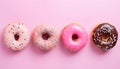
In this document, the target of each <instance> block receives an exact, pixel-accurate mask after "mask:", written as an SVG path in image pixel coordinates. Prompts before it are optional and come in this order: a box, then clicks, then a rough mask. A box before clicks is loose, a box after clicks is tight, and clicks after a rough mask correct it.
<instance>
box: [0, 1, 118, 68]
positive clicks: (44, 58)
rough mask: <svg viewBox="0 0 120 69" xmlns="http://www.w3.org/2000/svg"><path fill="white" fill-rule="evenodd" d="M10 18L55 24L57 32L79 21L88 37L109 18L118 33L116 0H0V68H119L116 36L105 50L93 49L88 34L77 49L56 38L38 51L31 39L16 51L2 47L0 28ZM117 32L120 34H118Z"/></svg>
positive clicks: (26, 23) (33, 23) (30, 29)
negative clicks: (67, 47)
mask: <svg viewBox="0 0 120 69" xmlns="http://www.w3.org/2000/svg"><path fill="white" fill-rule="evenodd" d="M10 22H23V23H24V24H25V25H26V26H27V27H28V28H29V31H30V33H31V34H32V30H33V29H34V28H35V27H36V25H39V24H41V23H47V24H51V25H53V26H55V29H57V30H58V33H60V32H61V30H62V29H63V27H64V26H65V25H67V24H69V23H71V22H77V23H80V24H81V25H82V26H83V27H84V28H85V29H86V31H87V33H88V35H89V37H90V34H91V31H92V30H93V28H94V27H95V26H96V25H97V24H98V23H101V22H110V23H111V24H112V25H114V26H115V27H116V28H117V30H118V33H120V24H119V23H120V0H1V1H0V69H56V68H57V69H120V54H119V52H120V40H119V39H118V42H117V44H116V46H115V47H114V48H113V49H112V50H110V51H108V52H106V53H103V52H100V51H99V50H97V49H96V48H95V47H94V46H93V44H92V43H91V40H90V38H89V40H88V43H87V45H86V46H85V47H84V48H83V49H82V50H80V51H79V52H77V53H69V52H68V51H66V50H65V49H64V48H63V45H62V44H61V41H59V43H58V45H57V47H56V48H54V49H53V50H51V51H49V52H42V51H41V50H39V49H37V48H35V47H34V45H33V43H32V40H31V41H30V43H29V45H28V46H27V47H26V48H25V49H24V50H23V51H20V52H13V51H11V50H9V49H8V48H6V47H5V46H4V44H3V41H2V31H3V29H4V27H5V26H6V25H7V24H8V23H10ZM119 36H120V35H119Z"/></svg>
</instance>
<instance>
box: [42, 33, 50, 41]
mask: <svg viewBox="0 0 120 69" xmlns="http://www.w3.org/2000/svg"><path fill="white" fill-rule="evenodd" d="M42 38H43V39H44V40H48V39H49V38H50V34H49V33H43V34H42Z"/></svg>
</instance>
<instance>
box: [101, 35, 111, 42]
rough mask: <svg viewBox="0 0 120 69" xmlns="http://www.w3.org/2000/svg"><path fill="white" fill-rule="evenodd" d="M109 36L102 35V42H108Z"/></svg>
mask: <svg viewBox="0 0 120 69" xmlns="http://www.w3.org/2000/svg"><path fill="white" fill-rule="evenodd" d="M109 36H110V35H109V34H103V35H102V40H103V41H105V42H108V40H109V38H110V37H109Z"/></svg>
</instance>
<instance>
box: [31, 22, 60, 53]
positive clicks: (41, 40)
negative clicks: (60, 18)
mask: <svg viewBox="0 0 120 69" xmlns="http://www.w3.org/2000/svg"><path fill="white" fill-rule="evenodd" d="M57 42H58V35H57V32H56V30H55V29H54V27H53V26H50V25H46V24H42V25H39V26H37V27H36V28H35V29H34V31H33V43H34V45H35V46H37V47H39V48H40V49H41V50H45V51H47V50H50V49H52V48H54V47H55V46H56V45H57Z"/></svg>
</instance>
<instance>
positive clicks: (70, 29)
mask: <svg viewBox="0 0 120 69" xmlns="http://www.w3.org/2000/svg"><path fill="white" fill-rule="evenodd" d="M73 34H76V35H77V36H78V38H77V40H76V41H74V40H73V39H72V36H73ZM61 37H62V41H63V43H64V46H65V48H67V49H69V50H71V51H78V50H80V49H81V48H83V47H84V46H85V45H86V43H87V41H88V35H87V33H86V31H85V30H84V28H83V27H81V26H79V25H77V24H70V25H68V26H66V27H65V28H64V30H63V31H62V35H61Z"/></svg>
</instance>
